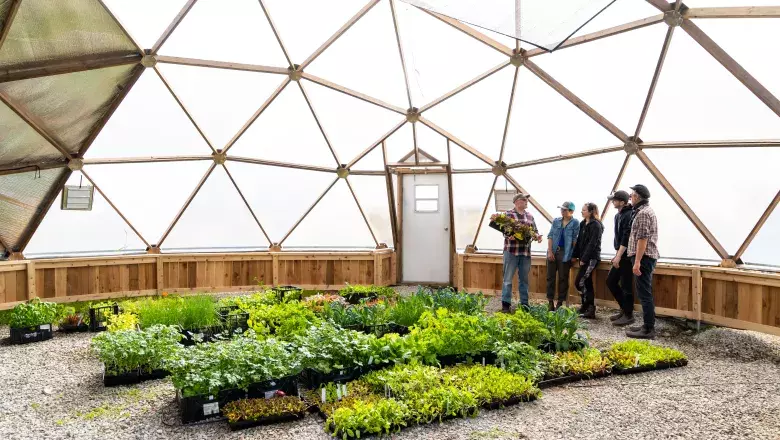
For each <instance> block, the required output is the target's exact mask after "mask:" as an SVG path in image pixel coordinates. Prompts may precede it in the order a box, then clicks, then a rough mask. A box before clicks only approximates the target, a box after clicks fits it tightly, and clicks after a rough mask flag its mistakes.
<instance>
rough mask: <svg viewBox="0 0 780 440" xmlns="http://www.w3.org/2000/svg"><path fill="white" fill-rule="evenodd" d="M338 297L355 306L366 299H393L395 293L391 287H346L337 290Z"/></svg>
mask: <svg viewBox="0 0 780 440" xmlns="http://www.w3.org/2000/svg"><path fill="white" fill-rule="evenodd" d="M339 295H341V296H343V297H344V298H345V299H346V300H347V301H348V302H350V303H353V304H357V303H359V302H360V301H361V300H367V299H368V300H370V299H374V298H394V297H395V296H396V293H395V290H393V288H392V287H377V286H361V285H355V286H352V285H347V286H346V287H344V288H343V289H341V290H339Z"/></svg>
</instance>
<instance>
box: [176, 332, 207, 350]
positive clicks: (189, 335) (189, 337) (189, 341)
mask: <svg viewBox="0 0 780 440" xmlns="http://www.w3.org/2000/svg"><path fill="white" fill-rule="evenodd" d="M181 334H182V336H183V338H181V340H180V341H179V344H181V345H184V346H185V347H189V346H192V345H195V344H199V343H202V342H211V341H212V340H213V337H214V332H213V330H211V329H194V330H182V331H181ZM194 335H203V336H202V339H201V340H200V341H196V339H195V337H194Z"/></svg>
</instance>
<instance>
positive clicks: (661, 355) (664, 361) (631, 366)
mask: <svg viewBox="0 0 780 440" xmlns="http://www.w3.org/2000/svg"><path fill="white" fill-rule="evenodd" d="M604 356H605V357H606V358H607V359H608V360H609V361H610V362H611V363H612V365H613V369H614V370H615V372H616V373H617V374H631V373H640V372H643V371H652V370H660V369H664V368H675V367H683V366H685V365H688V358H687V357H686V356H685V354H684V353H683V352H681V351H679V350H675V349H673V348H668V347H661V346H658V345H654V344H651V343H650V342H648V341H625V342H618V343H615V344H612V346H611V347H610V348H609V350H607V351H606V352H605V353H604Z"/></svg>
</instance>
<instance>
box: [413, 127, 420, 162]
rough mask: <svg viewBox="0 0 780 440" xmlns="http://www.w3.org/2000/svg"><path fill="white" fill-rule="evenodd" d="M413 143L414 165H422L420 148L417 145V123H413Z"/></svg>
mask: <svg viewBox="0 0 780 440" xmlns="http://www.w3.org/2000/svg"><path fill="white" fill-rule="evenodd" d="M412 142H413V145H414V164H415V165H420V147H419V146H418V145H417V123H416V122H412Z"/></svg>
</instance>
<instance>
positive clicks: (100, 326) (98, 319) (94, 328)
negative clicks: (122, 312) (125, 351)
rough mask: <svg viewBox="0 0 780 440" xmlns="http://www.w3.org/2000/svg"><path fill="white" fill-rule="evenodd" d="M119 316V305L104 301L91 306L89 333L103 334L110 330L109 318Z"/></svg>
mask: <svg viewBox="0 0 780 440" xmlns="http://www.w3.org/2000/svg"><path fill="white" fill-rule="evenodd" d="M118 314H119V304H117V303H116V302H115V301H102V302H99V303H95V304H92V305H90V306H89V331H91V332H102V331H106V329H107V328H108V317H109V316H111V315H118Z"/></svg>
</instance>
